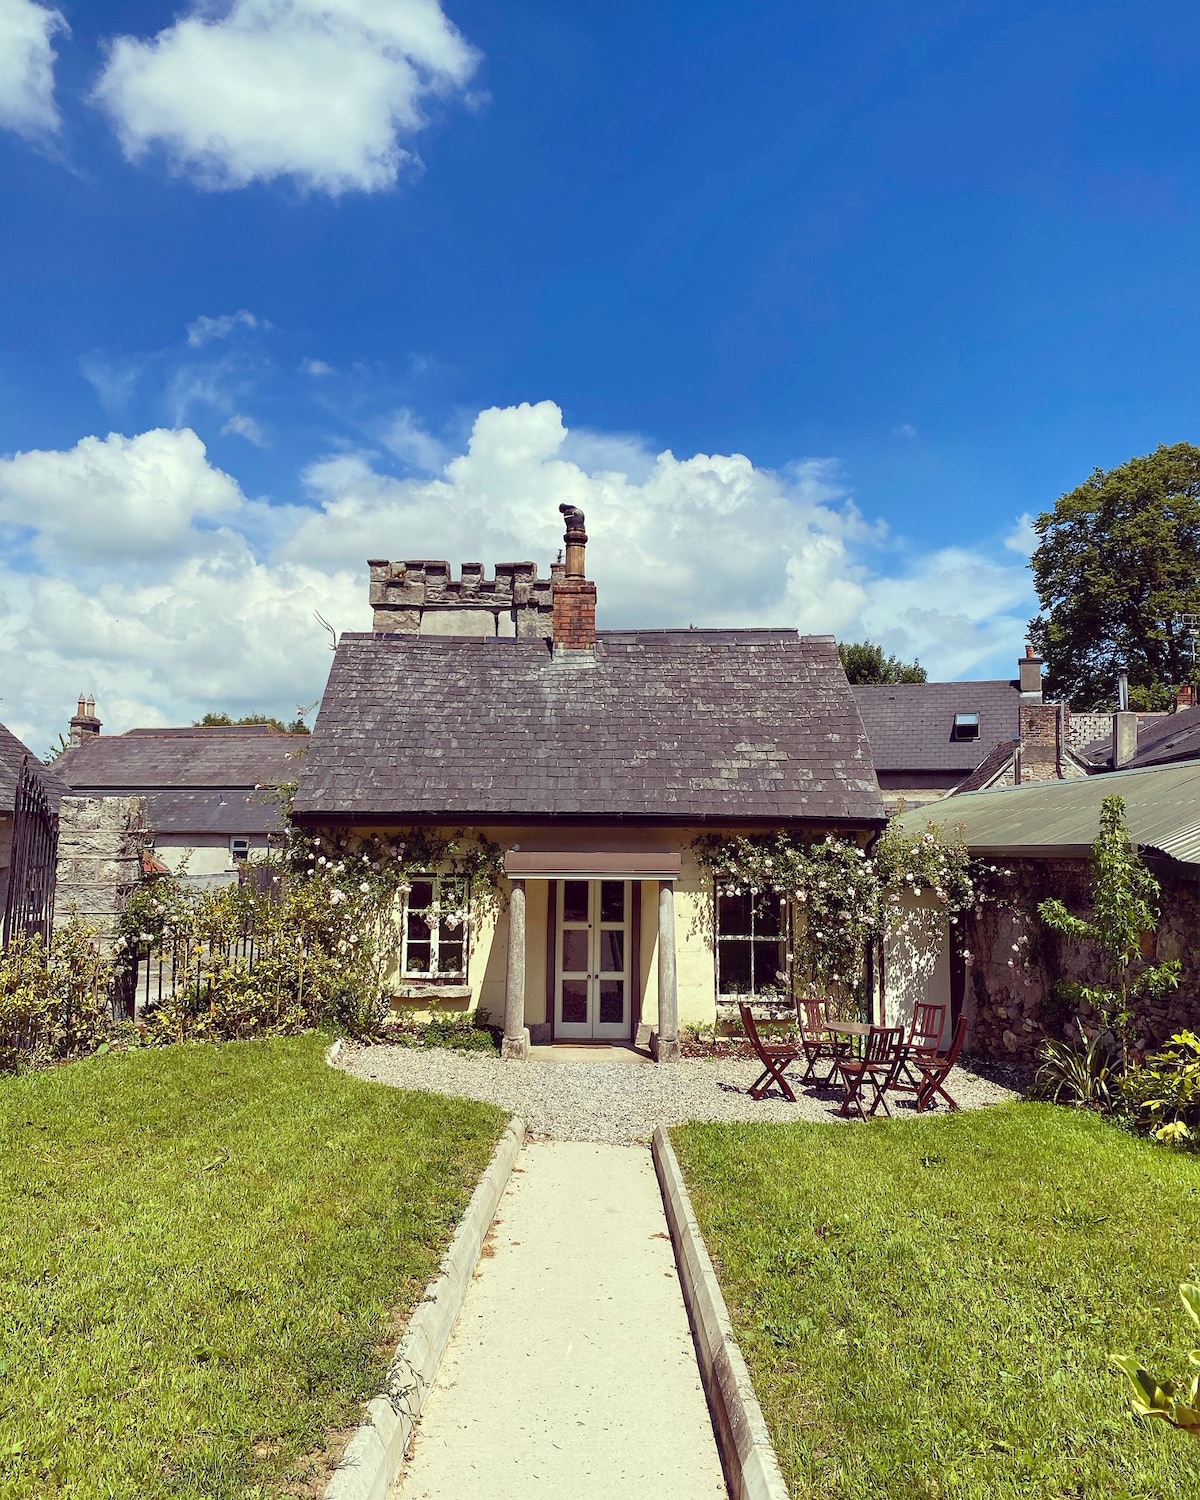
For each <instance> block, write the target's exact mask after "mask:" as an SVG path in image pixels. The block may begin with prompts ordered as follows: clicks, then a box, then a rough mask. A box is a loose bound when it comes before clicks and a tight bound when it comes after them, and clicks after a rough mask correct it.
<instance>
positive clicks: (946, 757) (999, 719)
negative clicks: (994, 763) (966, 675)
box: [853, 680, 1021, 776]
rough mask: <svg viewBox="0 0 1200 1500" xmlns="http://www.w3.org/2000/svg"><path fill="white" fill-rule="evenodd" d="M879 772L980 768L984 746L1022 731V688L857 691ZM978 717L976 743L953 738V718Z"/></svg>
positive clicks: (995, 684) (949, 685)
mask: <svg viewBox="0 0 1200 1500" xmlns="http://www.w3.org/2000/svg"><path fill="white" fill-rule="evenodd" d="M853 691H854V696H855V698H856V699H857V700H858V706H859V710H860V711H861V713H862V720H863V724H864V726H865V727H866V731H867V737H868V739H869V740H870V742H871V758H872V760H873V761H874V762H875V769H876V771H889V772H891V771H948V772H949V771H960V772H962V774H963V775H964V776H965V775H966V774H967V773H968V772H970V771H973V770H974V769H975V767H976V766H977V765H978V764H979V761H980V759H981V755H982V747H983V746H984V745H995V744H997V743H998V742H999V741H1000V740H1002V739H1005V738H1011V737H1012V736H1013V735H1015V734H1016V733H1017V730H1018V712H1017V711H1018V707H1019V705H1020V702H1021V691H1020V683H1019V682H1017V681H1016V680H1013V681H1011V682H1005V681H990V680H988V681H982V682H901V683H894V684H886V685H882V686H881V685H877V684H874V683H871V684H866V683H864V684H859V685H857V686H856V687H855V688H854V690H853ZM964 713H966V714H975V713H977V714H978V715H979V735H978V738H976V739H970V740H965V739H964V740H959V739H955V738H954V716H955V714H964Z"/></svg>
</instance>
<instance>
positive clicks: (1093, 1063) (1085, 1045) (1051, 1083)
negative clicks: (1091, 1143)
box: [1034, 1031, 1121, 1113]
mask: <svg viewBox="0 0 1200 1500" xmlns="http://www.w3.org/2000/svg"><path fill="white" fill-rule="evenodd" d="M1038 1057H1039V1059H1040V1061H1041V1067H1039V1068H1038V1071H1037V1076H1036V1078H1035V1080H1034V1094H1035V1096H1036V1097H1037V1098H1039V1099H1048V1100H1049V1101H1050V1102H1051V1103H1052V1104H1080V1105H1083V1106H1084V1107H1085V1108H1088V1109H1099V1110H1103V1111H1105V1112H1106V1113H1107V1112H1108V1111H1110V1110H1111V1109H1112V1107H1113V1102H1114V1099H1115V1098H1116V1094H1117V1090H1118V1089H1119V1087H1120V1077H1121V1052H1120V1048H1119V1047H1118V1046H1117V1044H1116V1043H1115V1042H1114V1041H1113V1038H1112V1036H1111V1035H1110V1033H1108V1032H1107V1031H1097V1032H1096V1033H1095V1035H1094V1036H1092V1037H1090V1038H1089V1039H1088V1040H1087V1041H1085V1042H1081V1043H1078V1044H1077V1043H1074V1042H1056V1041H1052V1040H1049V1039H1047V1040H1046V1041H1044V1042H1043V1043H1042V1045H1041V1047H1040V1048H1039V1049H1038Z"/></svg>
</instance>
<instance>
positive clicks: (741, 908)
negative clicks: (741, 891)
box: [717, 896, 750, 937]
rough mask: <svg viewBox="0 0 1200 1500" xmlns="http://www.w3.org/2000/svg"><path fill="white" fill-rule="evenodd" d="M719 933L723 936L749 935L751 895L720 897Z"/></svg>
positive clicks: (718, 910)
mask: <svg viewBox="0 0 1200 1500" xmlns="http://www.w3.org/2000/svg"><path fill="white" fill-rule="evenodd" d="M717 933H718V935H719V936H721V937H749V935H750V897H749V896H721V897H719V898H718V900H717Z"/></svg>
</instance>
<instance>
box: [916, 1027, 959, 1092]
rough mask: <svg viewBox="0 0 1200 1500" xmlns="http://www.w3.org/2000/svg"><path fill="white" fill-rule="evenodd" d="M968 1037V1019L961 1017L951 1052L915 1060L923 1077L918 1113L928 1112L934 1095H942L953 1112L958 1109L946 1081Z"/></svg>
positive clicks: (951, 1043) (952, 1041) (955, 1031)
mask: <svg viewBox="0 0 1200 1500" xmlns="http://www.w3.org/2000/svg"><path fill="white" fill-rule="evenodd" d="M966 1035H967V1018H966V1016H965V1015H963V1016H959V1018H958V1023H957V1025H956V1026H955V1028H954V1036H953V1037H952V1038H951V1040H950V1050H949V1051H948V1052H944V1053H941V1054H940V1055H937V1056H934V1057H932V1058H928V1059H921V1058H914V1059H913V1066H914V1067H915V1068H916V1070H917V1072H918V1073H919V1074H920V1076H921V1083H920V1087H919V1088H918V1089H917V1113H918V1114H920V1113H921V1112H922V1111H923V1110H927V1109H928V1108H929V1106H930V1105H931V1104H932V1103H933V1100H934V1095H935V1094H940V1095H941V1096H942V1098H943V1099H944V1100H945V1101H946V1103H947V1104H948V1105H949V1106H950V1108H951V1109H952V1110H954V1109H957V1108H958V1103H957V1101H956V1100H954V1099H952V1098H951V1097H950V1094H949V1091H948V1090H947V1089H946V1087H945V1083H946V1079H947V1078H948V1077H949V1076H950V1069H951V1068H952V1067H953V1066H954V1064H955V1063H956V1062H957V1061H958V1054H959V1053H960V1052H961V1051H962V1046H963V1041H964V1040H965V1038H966Z"/></svg>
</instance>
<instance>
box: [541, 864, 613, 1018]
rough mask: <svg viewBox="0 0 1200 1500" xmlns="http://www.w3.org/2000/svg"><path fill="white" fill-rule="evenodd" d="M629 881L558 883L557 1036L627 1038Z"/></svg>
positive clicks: (555, 1003) (556, 948)
mask: <svg viewBox="0 0 1200 1500" xmlns="http://www.w3.org/2000/svg"><path fill="white" fill-rule="evenodd" d="M631 885H632V881H629V880H560V881H559V882H558V931H557V934H556V941H555V953H556V962H555V981H554V1035H555V1037H557V1038H561V1039H562V1040H564V1041H570V1040H575V1041H588V1040H593V1039H596V1040H605V1041H626V1040H628V1038H629V988H630V986H629V917H630V906H631V901H630V887H631Z"/></svg>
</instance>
